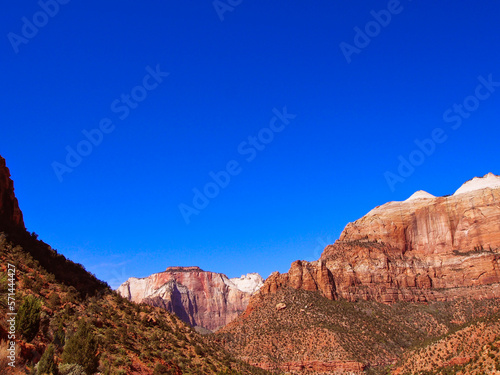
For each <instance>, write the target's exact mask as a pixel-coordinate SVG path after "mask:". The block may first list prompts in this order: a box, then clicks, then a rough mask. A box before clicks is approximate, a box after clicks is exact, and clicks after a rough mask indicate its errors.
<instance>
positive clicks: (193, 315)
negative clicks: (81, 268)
mask: <svg viewBox="0 0 500 375" xmlns="http://www.w3.org/2000/svg"><path fill="white" fill-rule="evenodd" d="M262 282H263V280H262V278H261V277H260V276H259V275H257V274H249V275H246V276H242V277H241V278H235V279H228V278H227V276H226V275H224V274H221V273H214V272H206V271H203V270H201V269H200V268H199V267H169V268H167V270H166V271H165V272H160V273H156V274H153V275H151V276H148V277H146V278H143V279H137V278H130V279H129V280H127V281H126V282H125V283H123V284H122V285H121V286H120V287H119V288H118V292H119V293H120V294H121V295H122V296H124V297H125V298H127V299H129V300H131V301H134V302H138V303H140V302H145V303H148V304H150V305H153V306H156V307H162V308H164V309H166V310H168V311H170V312H173V313H175V314H176V315H177V316H178V317H179V318H181V319H182V320H184V321H185V322H186V323H189V324H191V325H192V326H194V327H196V326H200V327H203V328H206V329H209V330H211V331H215V330H217V329H218V328H220V327H222V326H225V325H226V324H228V323H229V322H231V321H232V320H234V319H235V318H236V317H237V316H238V315H239V314H240V313H242V312H243V311H245V309H246V307H247V305H248V302H249V299H250V296H251V295H252V293H253V292H254V291H255V290H257V289H258V288H259V287H260V286H261V285H262Z"/></svg>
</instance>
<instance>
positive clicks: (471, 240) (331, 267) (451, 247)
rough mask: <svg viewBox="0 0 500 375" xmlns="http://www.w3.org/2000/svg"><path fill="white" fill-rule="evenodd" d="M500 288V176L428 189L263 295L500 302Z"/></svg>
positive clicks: (364, 221)
mask: <svg viewBox="0 0 500 375" xmlns="http://www.w3.org/2000/svg"><path fill="white" fill-rule="evenodd" d="M499 283H500V177H499V176H495V175H493V174H488V175H486V176H484V177H482V178H474V179H473V180H470V181H468V182H466V183H465V184H464V185H463V186H462V187H461V188H460V189H458V190H457V191H456V192H455V194H453V195H452V196H447V197H434V196H432V195H430V194H428V193H426V192H422V191H420V192H417V193H415V194H413V195H412V196H411V197H410V198H409V199H407V200H406V201H404V202H389V203H386V204H384V205H382V206H379V207H376V208H375V209H373V210H372V211H370V212H369V213H368V214H367V215H365V216H364V217H362V218H361V219H359V220H357V221H355V222H353V223H349V224H348V225H347V226H346V228H345V229H344V231H343V232H342V234H341V236H340V238H339V240H338V241H336V242H335V243H334V244H333V245H329V246H327V247H326V248H325V249H324V251H323V254H322V255H321V258H320V259H319V260H318V261H315V262H304V261H297V262H294V263H293V264H292V266H291V268H290V271H289V272H288V273H287V274H279V273H274V274H272V275H271V276H270V277H269V278H268V279H267V280H266V282H265V284H264V286H263V287H262V288H261V293H273V292H275V291H276V290H277V289H278V288H280V287H283V286H290V287H293V288H296V289H304V290H319V291H320V292H321V293H322V294H323V295H324V296H325V297H327V298H329V299H337V298H339V297H341V298H344V299H347V300H350V301H353V300H358V299H365V300H366V299H373V300H376V301H379V302H389V303H390V302H395V301H422V302H424V301H435V300H450V299H454V298H456V297H458V296H470V297H472V298H490V297H494V296H500V284H499ZM466 287H467V288H466ZM471 288H472V289H471Z"/></svg>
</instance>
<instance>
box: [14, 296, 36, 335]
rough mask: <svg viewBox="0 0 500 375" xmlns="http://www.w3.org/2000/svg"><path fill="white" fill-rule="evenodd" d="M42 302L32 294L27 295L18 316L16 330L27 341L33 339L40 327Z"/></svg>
mask: <svg viewBox="0 0 500 375" xmlns="http://www.w3.org/2000/svg"><path fill="white" fill-rule="evenodd" d="M41 308H42V307H41V303H40V301H39V300H38V299H36V298H35V297H33V296H32V295H29V296H27V297H26V298H25V299H24V301H23V303H22V304H21V306H20V307H19V310H18V312H17V316H16V330H17V332H18V333H19V334H21V335H22V336H23V337H24V338H25V339H26V341H27V342H30V341H32V340H33V339H34V338H35V336H36V334H37V333H38V329H39V327H40V311H41Z"/></svg>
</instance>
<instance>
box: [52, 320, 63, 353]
mask: <svg viewBox="0 0 500 375" xmlns="http://www.w3.org/2000/svg"><path fill="white" fill-rule="evenodd" d="M65 341H66V335H65V333H64V328H63V325H62V323H59V327H58V328H57V331H56V333H55V334H54V340H53V342H54V344H55V345H56V346H57V347H59V348H62V347H63V346H64V344H65Z"/></svg>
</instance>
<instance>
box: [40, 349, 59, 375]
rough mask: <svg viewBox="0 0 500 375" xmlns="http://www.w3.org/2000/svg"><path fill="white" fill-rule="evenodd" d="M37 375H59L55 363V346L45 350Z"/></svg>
mask: <svg viewBox="0 0 500 375" xmlns="http://www.w3.org/2000/svg"><path fill="white" fill-rule="evenodd" d="M36 374H37V375H59V371H58V370H57V366H56V364H55V362H54V346H53V345H52V344H50V345H49V347H48V348H47V349H46V350H45V352H44V353H43V355H42V358H40V361H39V362H38V365H37V371H36Z"/></svg>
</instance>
